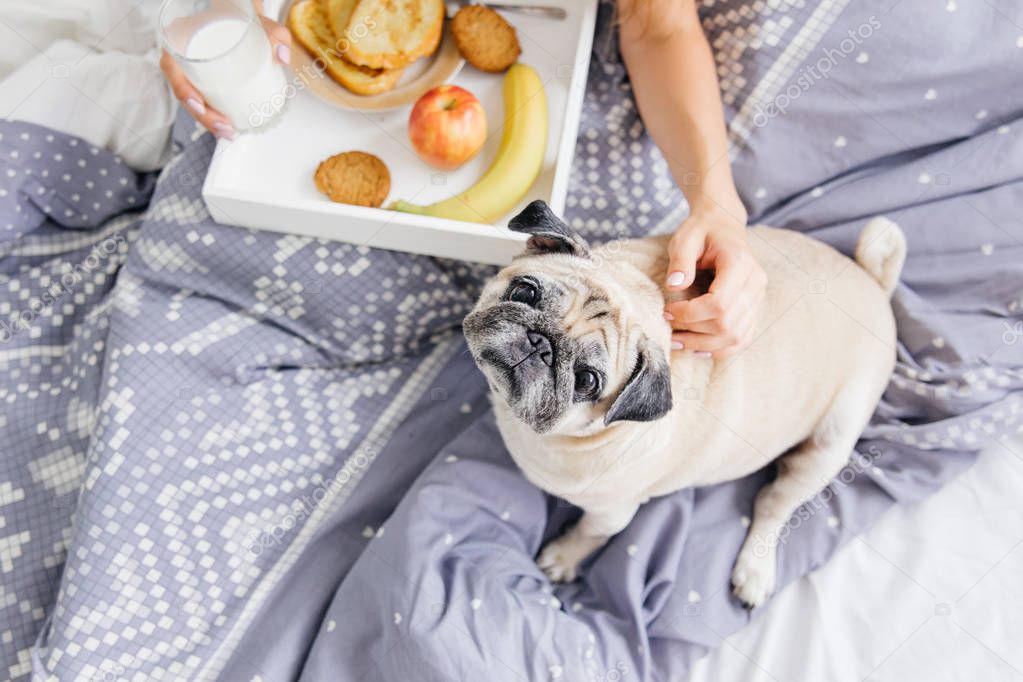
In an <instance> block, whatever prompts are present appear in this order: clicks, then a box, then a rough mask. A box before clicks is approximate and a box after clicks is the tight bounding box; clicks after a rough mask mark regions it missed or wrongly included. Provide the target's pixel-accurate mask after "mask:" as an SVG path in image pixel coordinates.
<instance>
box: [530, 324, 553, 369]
mask: <svg viewBox="0 0 1023 682" xmlns="http://www.w3.org/2000/svg"><path fill="white" fill-rule="evenodd" d="M526 338H527V339H529V343H530V344H531V345H532V346H533V352H534V353H538V354H539V355H540V359H541V360H543V363H544V364H545V365H547V366H548V367H551V366H553V365H554V348H553V347H551V340H550V339H548V338H547V337H546V336H545V335H543V334H541V333H540V332H538V331H533V330H532V329H531V330H529V331H527V332H526Z"/></svg>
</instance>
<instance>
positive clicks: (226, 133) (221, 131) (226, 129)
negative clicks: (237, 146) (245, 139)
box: [213, 123, 234, 140]
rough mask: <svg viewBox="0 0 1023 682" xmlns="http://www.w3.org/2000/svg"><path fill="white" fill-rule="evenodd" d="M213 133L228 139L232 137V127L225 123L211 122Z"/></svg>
mask: <svg viewBox="0 0 1023 682" xmlns="http://www.w3.org/2000/svg"><path fill="white" fill-rule="evenodd" d="M213 130H214V133H213V134H214V135H216V136H217V137H223V138H225V139H228V140H233V139H234V128H232V127H231V126H229V125H227V124H226V123H214V124H213Z"/></svg>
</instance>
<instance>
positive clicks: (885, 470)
mask: <svg viewBox="0 0 1023 682" xmlns="http://www.w3.org/2000/svg"><path fill="white" fill-rule="evenodd" d="M807 5H809V4H807ZM1001 11H1002V12H1008V13H1009V14H1010V16H1016V15H1018V13H1019V10H1017V9H1014V8H1011V7H1010V8H1001ZM943 12H944V11H943V10H938V11H935V10H934V9H933V8H931V7H930V5H926V6H925V3H922V2H917V1H913V0H903V1H902V2H901V3H897V4H896V5H895V6H894V7H893V8H891V9H889V8H888V7H887V6H886V5H882V3H879V2H878V3H875V2H863V3H855V4H853V3H847V2H826V3H818V4H817V5H815V6H804V5H800V4H798V3H792V4H789V3H764V4H763V6H762V8H761V9H760V10H754V9H752V8H751V7H750V6H746V4H745V3H732V2H718V3H713V4H711V5H709V6H708V7H705V8H704V20H705V27H706V28H707V30H708V33H709V34H710V37H711V40H712V44H713V45H714V47H715V50H716V58H717V59H718V60H719V63H720V64H722V65H732V66H734V68H731V69H730V70H729V71H728V74H729V75H727V76H726V77H723V79H722V89H723V93H724V98H725V104H726V109H727V113H728V116H729V121H730V134H731V137H732V140H733V142H734V143H735V148H734V150H733V163H734V167H735V169H736V180H737V183H738V185H739V190H740V193H741V194H742V196H743V198H744V200H745V201H746V202H747V205H748V206H749V207H750V209H751V215H752V216H754V219H755V220H760V221H763V222H765V223H768V224H772V225H775V226H779V227H789V228H792V229H799V230H801V231H805V232H808V233H810V234H812V235H814V236H816V237H819V238H821V239H823V240H825V241H827V242H829V243H832V244H834V245H836V246H837V247H838V248H840V249H842V250H843V251H845V252H847V253H848V252H849V251H850V250H851V248H852V244H853V241H854V239H855V236H856V235H857V234H858V232H859V229H860V228H861V227H862V225H863V223H864V222H865V220H866V219H867V218H868V217H870V216H872V215H875V214H877V213H886V214H887V215H889V217H892V218H893V219H895V220H896V221H897V222H899V224H900V225H901V226H902V228H903V230H904V231H905V232H906V234H907V237H908V239H909V245H910V254H909V259H908V261H907V265H906V269H905V271H904V276H903V282H902V284H900V286H899V288H898V290H897V291H896V294H895V298H894V307H895V311H896V315H897V317H898V322H899V329H900V336H899V348H898V352H899V364H898V367H897V369H896V373H895V375H894V376H893V378H892V383H891V385H890V386H889V389H888V391H887V392H886V394H885V398H884V401H883V403H882V405H881V406H880V408H879V409H878V412H877V415H876V416H875V419H874V421H873V422H872V424H871V426H870V428H869V430H868V432H867V433H866V434H865V435H864V440H863V441H862V442H861V443H860V445H859V446H858V448H857V450H858V452H859V456H857V457H854V458H853V459H852V461H851V464H850V467H849V469H848V470H847V472H848V473H847V472H843V474H842V475H840V476H839V478H838V479H837V480H836V481H835V482H834V483H833V484H832V486H831V487H830V488H829V489H828V490H827V491H825V493H822V495H820V496H818V498H817V499H816V500H813V501H811V502H809V503H807V505H806V506H805V507H804V508H803V509H802V510H800V513H797V515H796V516H795V517H794V520H793V522H792V523H790V525H789V528H788V533H787V535H786V537H785V540H784V543H783V545H782V546H781V548H780V559H779V561H780V579H781V582H782V584H784V583H787V582H789V581H791V580H793V579H795V578H797V577H798V576H801V575H804V574H805V573H807V572H808V571H811V570H813V569H814V568H815V567H817V566H819V565H821V564H822V563H823V562H824V561H826V560H827V558H828V557H829V556H831V555H832V554H833V552H834V551H835V550H836V549H837V548H838V547H839V546H841V544H842V543H843V542H845V541H847V540H848V539H849V538H851V537H853V536H854V535H855V534H856V533H857V532H859V531H860V530H861V529H863V528H865V527H867V526H868V525H870V524H872V523H873V522H875V521H876V520H877V519H878V518H879V516H880V515H881V514H882V513H883V512H884V510H885V509H887V508H889V507H890V506H891V505H892V504H895V503H904V502H909V501H912V500H916V499H919V498H921V497H923V496H925V495H927V494H928V493H929V492H932V491H933V490H935V489H937V488H938V487H939V486H941V485H942V484H943V483H944V482H946V481H948V480H949V479H951V478H952V477H953V476H954V475H955V474H956V473H958V472H959V471H961V470H963V469H964V468H965V467H967V466H969V464H970V463H971V462H972V460H973V458H974V456H975V453H976V452H977V451H978V450H979V449H980V448H981V447H983V446H985V445H987V444H989V443H991V442H992V441H998V440H999V439H1001V438H1002V437H1004V436H1006V435H1007V434H1009V433H1010V432H1014V431H1016V430H1018V429H1019V427H1020V418H1021V393H1023V391H1021V387H1023V375H1021V367H1023V317H1021V312H1020V311H1021V308H1023V271H1021V266H1020V263H1023V258H1021V257H1023V249H1021V237H1023V235H1021V234H1020V227H1019V221H1018V217H1017V214H1018V207H1019V206H1020V205H1021V200H1023V189H1021V188H1023V168H1021V167H1020V164H1021V163H1023V161H1021V160H1023V153H1021V152H1023V149H1021V145H1023V120H1020V119H1021V118H1023V117H1021V112H1020V110H1019V108H1018V106H1017V105H1014V104H1013V103H1012V101H1011V97H1012V91H1011V89H1009V88H1007V87H1004V85H1005V83H1006V82H1008V80H1007V79H1010V78H1011V73H1012V69H1015V63H1014V62H1013V61H1012V60H1013V59H1014V58H1015V57H1014V56H1010V55H1015V54H1017V53H1013V52H1012V51H1011V50H1009V49H1008V46H1013V47H1014V46H1015V41H1016V40H1017V36H1016V35H1015V33H1014V31H1013V29H1012V27H1011V26H1010V25H1009V22H1005V21H1001V20H998V19H997V18H996V16H995V15H996V10H995V9H992V8H988V10H985V9H984V8H983V7H982V6H977V7H970V8H960V9H959V12H960V14H959V15H956V14H955V13H954V12H948V13H943ZM871 13H873V14H875V15H876V16H877V17H879V18H880V19H881V28H880V29H874V31H873V33H872V34H871V35H870V37H869V38H867V39H864V40H863V42H862V44H857V45H855V46H854V49H853V51H850V52H849V55H848V57H847V58H839V57H838V56H834V55H833V57H834V59H835V61H836V64H837V66H834V67H832V68H830V70H829V76H828V78H826V79H825V78H820V79H817V80H815V81H813V85H812V86H811V87H809V88H808V89H806V90H805V91H803V92H802V93H801V94H800V96H798V97H790V98H789V99H790V101H789V102H788V103H787V104H786V106H785V113H783V114H778V115H775V116H768V117H766V118H761V117H758V116H757V107H758V106H759V107H760V110H761V111H765V110H769V106H770V105H771V104H772V103H774V105H775V107H776V108H777V107H778V106H779V105H780V104H781V103H782V102H781V101H780V100H778V99H777V98H778V94H779V93H781V92H783V91H784V89H785V88H786V87H787V84H788V83H789V82H790V81H792V80H794V79H798V78H799V77H800V74H801V72H800V68H801V67H805V66H806V65H808V64H816V62H817V61H819V60H820V59H821V56H822V54H823V51H824V50H826V49H828V48H830V49H833V50H840V51H841V50H842V47H841V46H842V45H843V41H844V40H845V39H846V37H847V36H848V31H850V30H853V31H855V30H856V29H857V27H859V26H861V25H863V24H864V23H865V22H869V19H870V15H871ZM1013 13H1015V14H1013ZM610 18H611V8H610V6H608V5H605V6H603V7H602V10H601V20H600V24H601V29H600V35H598V36H597V38H598V40H597V41H596V43H595V45H597V46H598V47H599V48H600V49H599V51H598V52H597V53H596V54H595V56H594V60H593V62H592V64H591V68H590V74H589V82H588V86H587V94H586V99H585V103H584V110H583V119H582V125H581V127H580V138H579V142H578V144H577V152H576V160H575V166H574V173H573V183H572V187H571V191H570V196H569V199H568V201H567V209H566V210H567V217H568V219H569V222H570V223H571V224H572V225H573V226H574V227H576V228H577V229H579V230H580V231H581V232H582V233H583V234H584V235H585V236H586V237H588V238H590V239H592V240H594V241H602V240H608V239H613V238H617V237H622V236H638V235H642V234H647V233H651V232H666V231H669V230H672V229H674V228H675V227H676V226H677V224H678V223H679V222H680V221H681V220H682V219H683V218H684V216H685V212H686V208H685V204H684V202H683V201H682V199H681V195H680V193H679V192H678V190H677V189H676V188H675V187H674V185H673V182H672V180H671V178H670V175H669V174H668V171H667V167H666V164H665V163H664V160H663V158H662V157H661V156H660V154H659V153H658V152H657V151H656V148H655V147H654V146H653V144H652V142H651V141H650V140H649V138H647V137H646V135H645V133H644V131H643V128H642V124H641V122H640V121H639V118H638V115H637V112H636V109H635V105H634V103H633V101H632V99H631V92H630V89H629V86H628V82H627V79H626V78H625V73H624V68H623V66H622V65H621V63H620V60H619V59H618V57H617V54H616V51H615V50H614V49H611V48H608V45H611V46H612V48H613V32H612V29H611V27H612V24H611V21H610ZM1018 19H1020V21H1017V23H1021V22H1023V17H1018ZM740 28H741V29H742V30H740ZM981 33H982V34H983V38H984V45H985V48H986V49H983V50H968V49H967V48H966V47H963V48H959V47H958V46H959V45H961V44H962V45H967V46H968V45H971V44H973V43H971V42H970V41H976V40H977V38H974V37H973V36H975V35H978V34H981ZM926 40H931V41H935V42H934V44H943V45H945V49H947V50H955V51H956V52H955V56H956V59H955V61H954V62H953V61H951V60H949V61H940V62H938V66H935V62H934V60H933V59H930V58H931V57H933V55H930V54H929V53H927V52H926V51H925V52H920V53H917V52H916V51H914V46H913V44H914V43H918V42H923V41H926ZM907 43H908V44H907ZM948 46H955V47H948ZM960 49H961V50H962V52H961V53H960V52H959V50H960ZM1014 49H1015V48H1014ZM860 52H865V53H867V55H868V56H867V59H866V60H865V61H862V62H861V59H862V58H860V57H859V53H860ZM928 60H929V61H928ZM953 64H954V68H953ZM854 65H856V66H855V67H854ZM859 67H869V70H868V69H860V68H859ZM939 67H940V68H941V69H943V70H941V71H938V70H936V69H938V68H939ZM900 74H908V75H907V76H906V77H905V78H903V76H901V75H900ZM886 84H887V85H886ZM957 87H961V88H967V89H968V92H967V90H965V89H964V90H963V91H962V94H957V92H956V91H955V90H954V88H957ZM950 88H951V90H950ZM932 89H933V90H934V91H935V92H934V95H933V96H931V95H930V90H932ZM872 98H874V99H872ZM921 101H922V102H921ZM926 103H934V104H933V105H932V106H931V107H927V106H925V104H926ZM862 107H871V108H872V109H871V110H870V111H868V112H867V113H864V111H863V109H861V108H862ZM982 107H983V109H981V108H982ZM1014 107H1015V108H1014ZM873 108H876V110H875V109H873ZM982 110H983V111H984V112H985V115H984V116H979V114H980V113H981V111H982ZM744 112H745V113H744ZM885 112H894V113H892V114H891V115H890V116H888V117H887V118H884V120H882V121H880V122H879V123H878V125H877V126H876V127H870V126H869V125H868V124H869V121H870V120H872V119H878V118H880V117H881V116H882V114H883V113H885ZM900 112H912V113H911V114H910V113H906V114H902V113H900ZM765 120H766V123H765V122H764V121H765ZM971 121H972V123H971ZM757 122H760V123H763V125H757ZM797 122H798V124H799V125H797V126H796V127H795V128H793V127H792V126H793V125H795V124H796V123H797ZM854 130H855V131H857V132H854ZM0 135H2V138H0V189H2V190H3V192H2V193H0V235H2V237H0V254H2V258H0V291H2V292H3V295H2V296H0V320H2V321H3V323H4V327H2V328H0V334H2V336H0V370H2V373H0V442H2V443H4V457H3V458H2V460H0V516H2V523H0V543H2V544H0V547H2V548H3V551H2V552H0V572H2V575H3V581H2V588H0V589H2V595H3V599H0V622H2V623H4V624H5V625H4V626H3V630H2V631H0V635H2V642H3V646H2V652H3V656H2V661H0V666H2V667H0V671H2V672H0V675H3V676H6V677H10V678H12V679H19V680H20V679H28V678H29V677H32V676H35V677H36V678H37V679H61V680H63V679H69V680H70V679H75V680H77V679H101V678H103V677H104V676H113V677H114V678H118V679H120V678H124V679H167V680H178V679H208V680H213V679H225V680H246V681H248V680H254V679H261V680H288V679H305V680H324V679H328V680H334V679H344V680H348V679H363V680H372V679H380V680H397V679H415V680H433V679H438V680H440V679H452V678H453V679H498V680H504V679H509V680H513V679H559V678H560V679H567V680H573V681H574V680H591V679H596V680H611V679H631V678H636V679H651V680H664V679H672V678H675V677H678V676H681V675H683V674H684V673H685V671H686V670H687V669H688V667H689V666H690V664H691V663H692V661H693V660H695V659H696V658H698V657H699V656H701V655H702V654H703V653H704V652H705V651H706V650H707V649H708V648H710V647H713V646H717V645H718V644H719V643H720V641H721V639H722V638H723V637H724V636H726V635H728V634H729V633H731V632H733V631H735V630H736V629H738V628H740V627H742V626H743V624H745V623H746V622H747V621H748V619H749V618H750V617H751V614H750V613H749V612H747V611H745V610H744V609H742V608H741V606H740V605H739V604H738V603H737V602H736V601H735V599H734V598H733V597H732V596H731V595H730V591H729V587H728V577H729V574H730V569H731V563H732V561H733V560H734V558H735V555H736V553H737V550H738V547H739V545H740V544H741V541H742V539H743V537H744V534H745V520H744V517H748V515H749V514H750V511H751V503H752V498H753V495H754V493H755V491H756V490H757V488H758V487H759V485H761V484H762V482H763V481H764V480H766V478H767V477H768V476H770V471H763V472H759V473H757V474H754V475H753V476H750V477H748V478H746V479H744V480H741V481H736V482H733V483H728V484H724V485H720V486H714V487H710V488H705V489H697V490H685V491H680V492H678V493H676V494H673V495H669V496H666V497H664V498H660V499H658V500H654V501H652V502H651V503H650V504H648V505H646V506H644V507H643V508H642V509H641V510H640V512H639V514H638V516H637V518H636V519H635V520H634V522H633V523H632V524H630V526H629V527H628V528H627V529H626V530H625V531H623V533H621V534H620V535H619V536H618V537H616V538H614V539H613V540H612V541H611V542H610V543H609V545H608V546H607V547H606V548H605V549H604V550H602V551H601V552H600V553H599V554H598V555H597V556H596V557H594V558H593V559H592V560H591V561H590V562H588V564H587V566H586V568H585V570H584V572H583V577H582V579H581V580H580V581H578V582H577V583H574V584H571V585H567V586H562V587H557V588H552V587H551V586H550V585H548V584H547V582H546V581H545V579H544V578H543V576H542V574H540V572H539V571H538V570H537V569H536V567H535V566H534V564H533V556H534V555H535V552H536V550H537V549H538V547H539V546H540V544H541V542H542V540H543V538H544V537H550V536H552V535H554V534H555V533H557V532H559V530H560V529H561V528H562V527H563V526H564V525H565V524H566V523H568V522H570V521H571V519H572V518H574V517H575V515H577V514H578V511H577V510H574V509H572V508H570V507H568V506H566V505H565V504H564V503H561V502H559V501H558V500H554V499H550V498H547V497H546V496H544V495H543V494H542V493H541V492H540V491H538V490H536V489H535V488H533V487H532V486H531V485H529V484H528V483H527V482H526V481H525V479H523V478H522V476H521V474H519V473H518V472H517V471H516V470H515V468H514V466H513V465H512V463H511V461H510V460H509V458H508V456H507V454H506V452H505V451H504V449H503V446H502V444H501V441H500V437H499V435H498V433H497V431H496V428H495V427H494V424H493V419H492V415H491V414H490V412H489V410H488V407H487V399H486V387H485V383H484V381H483V379H482V378H481V376H480V375H479V373H478V372H477V371H476V369H475V367H474V366H473V364H472V361H471V358H470V357H469V356H468V355H467V354H466V353H465V348H464V344H463V343H462V341H461V337H460V333H459V331H458V324H459V322H460V320H461V318H462V317H463V316H464V314H465V313H466V312H467V311H468V310H469V308H470V307H471V305H472V303H473V301H474V298H475V294H476V291H477V289H478V287H479V285H480V283H481V282H482V281H485V278H486V277H487V276H488V274H489V273H490V272H492V269H490V268H487V267H483V266H476V265H471V264H463V263H457V262H453V261H445V260H439V259H431V258H426V257H419V256H411V255H407V254H400V253H394V252H386V251H378V250H371V249H367V248H364V247H358V246H353V245H348V244H340V243H334V242H328V241H323V240H315V239H310V238H304V237H298V236H293V235H281V234H275V233H270V232H262V231H253V230H246V229H243V228H237V227H229V226H222V225H217V224H215V223H213V222H212V220H211V219H210V218H209V215H208V213H207V212H206V209H205V206H204V204H203V202H202V199H201V196H200V188H201V185H202V181H203V178H204V177H205V173H206V169H207V167H208V164H209V159H210V156H211V154H212V152H213V147H214V145H213V140H212V138H210V136H209V135H207V134H205V133H203V132H201V131H200V130H198V129H197V128H196V126H195V124H194V123H193V122H191V121H190V120H188V119H186V118H181V119H179V123H178V126H177V128H176V130H175V142H176V154H175V156H174V159H173V160H172V161H171V163H170V164H169V165H168V166H167V167H166V168H164V169H163V171H162V172H161V173H160V175H159V176H158V177H157V176H156V175H154V174H139V173H136V172H134V171H131V170H130V169H128V168H127V167H126V166H125V165H124V164H123V163H118V158H117V157H114V156H113V155H110V154H107V153H105V152H104V151H103V150H101V149H94V148H91V147H90V146H89V145H88V144H87V143H84V142H83V141H81V140H78V139H76V138H73V137H69V136H67V135H63V134H61V133H59V132H56V131H49V130H45V129H42V128H39V127H36V126H32V125H30V124H25V123H11V122H0ZM839 138H843V139H844V144H839ZM896 140H902V142H896ZM893 150H894V151H893ZM37 154H38V155H37ZM80 162H84V164H85V165H84V166H83V165H81V164H80ZM12 172H13V174H12ZM65 176H67V177H66V179H65ZM36 301H39V303H36ZM26 311H27V312H26ZM752 615H753V616H755V615H756V614H755V613H754V614H752Z"/></svg>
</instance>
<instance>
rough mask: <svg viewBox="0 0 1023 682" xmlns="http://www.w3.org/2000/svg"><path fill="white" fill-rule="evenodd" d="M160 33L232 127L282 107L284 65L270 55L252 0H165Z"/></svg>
mask: <svg viewBox="0 0 1023 682" xmlns="http://www.w3.org/2000/svg"><path fill="white" fill-rule="evenodd" d="M159 35H160V42H161V44H162V45H163V48H164V49H165V50H167V52H168V53H170V55H171V56H172V57H173V58H174V60H175V61H176V62H177V63H178V64H179V65H180V66H181V69H182V70H183V71H184V72H185V75H186V76H188V79H189V80H190V81H192V84H193V85H195V87H196V88H198V89H199V91H200V92H201V93H202V94H203V96H204V97H205V98H206V101H207V102H209V104H210V106H212V107H213V108H214V109H217V110H218V111H220V112H221V113H223V114H224V115H225V116H227V117H228V118H230V119H231V123H233V124H234V127H235V129H236V130H256V129H258V128H260V127H261V126H264V125H266V124H268V123H269V122H270V121H272V120H273V119H274V118H276V117H277V115H278V114H280V113H281V111H282V110H283V109H284V105H285V104H286V103H287V91H288V88H287V81H286V79H285V75H284V67H283V66H281V65H280V64H279V63H278V62H276V61H274V58H273V50H272V47H271V45H270V39H269V38H267V35H266V32H265V31H264V30H263V26H262V25H261V24H260V21H259V16H258V15H257V14H256V10H255V9H254V8H253V6H252V0H164V3H163V5H162V6H161V7H160V19H159Z"/></svg>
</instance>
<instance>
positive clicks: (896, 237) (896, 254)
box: [856, 216, 906, 296]
mask: <svg viewBox="0 0 1023 682" xmlns="http://www.w3.org/2000/svg"><path fill="white" fill-rule="evenodd" d="M905 261H906V236H905V235H904V234H902V230H901V229H900V228H899V226H898V225H896V224H895V223H894V222H892V221H891V220H888V218H885V217H884V216H878V217H876V218H873V219H871V221H870V222H868V223H867V225H866V227H864V228H863V231H862V232H860V238H859V239H858V240H857V241H856V262H857V263H859V264H860V267H861V268H863V269H864V270H866V271H867V272H868V273H869V274H870V276H871V277H873V278H874V279H875V280H877V283H878V284H880V285H881V288H882V289H884V292H885V293H886V294H888V295H889V296H891V294H892V291H894V290H895V285H896V284H898V283H899V275H900V274H901V273H902V264H903V263H905Z"/></svg>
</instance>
